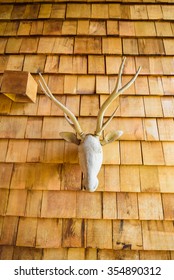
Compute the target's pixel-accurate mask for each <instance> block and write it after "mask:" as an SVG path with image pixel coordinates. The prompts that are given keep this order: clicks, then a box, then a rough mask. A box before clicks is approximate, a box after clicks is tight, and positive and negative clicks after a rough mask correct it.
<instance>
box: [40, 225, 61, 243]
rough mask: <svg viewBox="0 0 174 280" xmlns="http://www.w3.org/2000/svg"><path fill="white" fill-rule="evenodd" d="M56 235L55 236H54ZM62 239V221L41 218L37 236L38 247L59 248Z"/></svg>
mask: <svg viewBox="0 0 174 280" xmlns="http://www.w3.org/2000/svg"><path fill="white" fill-rule="evenodd" d="M52 236H54V238H52ZM61 239H62V221H61V220H57V219H39V220H38V227H37V236H36V247H37V248H59V247H61Z"/></svg>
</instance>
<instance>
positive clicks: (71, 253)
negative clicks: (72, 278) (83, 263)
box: [68, 248, 85, 260]
mask: <svg viewBox="0 0 174 280" xmlns="http://www.w3.org/2000/svg"><path fill="white" fill-rule="evenodd" d="M68 260H85V249H84V248H69V249H68Z"/></svg>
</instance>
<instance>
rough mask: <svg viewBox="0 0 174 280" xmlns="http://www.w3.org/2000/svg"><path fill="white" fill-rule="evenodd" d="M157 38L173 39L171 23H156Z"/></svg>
mask: <svg viewBox="0 0 174 280" xmlns="http://www.w3.org/2000/svg"><path fill="white" fill-rule="evenodd" d="M155 26H156V32H157V36H159V37H171V36H173V33H172V28H171V24H170V22H160V21H159V22H158V21H157V22H155Z"/></svg>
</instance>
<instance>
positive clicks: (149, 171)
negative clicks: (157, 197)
mask: <svg viewBox="0 0 174 280" xmlns="http://www.w3.org/2000/svg"><path fill="white" fill-rule="evenodd" d="M140 185H141V191H142V192H159V191H160V180H159V170H158V167H156V166H141V167H140Z"/></svg>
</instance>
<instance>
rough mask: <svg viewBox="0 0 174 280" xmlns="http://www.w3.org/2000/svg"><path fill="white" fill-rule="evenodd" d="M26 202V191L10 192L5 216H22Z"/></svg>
mask: <svg viewBox="0 0 174 280" xmlns="http://www.w3.org/2000/svg"><path fill="white" fill-rule="evenodd" d="M26 201H27V191H26V190H11V191H10V194H9V200H8V206H7V213H6V214H7V215H10V216H24V214H25V207H26Z"/></svg>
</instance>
